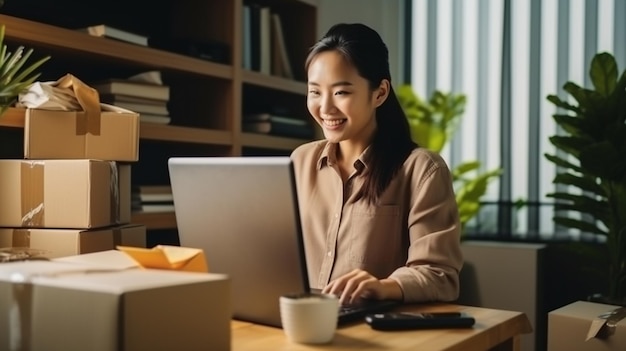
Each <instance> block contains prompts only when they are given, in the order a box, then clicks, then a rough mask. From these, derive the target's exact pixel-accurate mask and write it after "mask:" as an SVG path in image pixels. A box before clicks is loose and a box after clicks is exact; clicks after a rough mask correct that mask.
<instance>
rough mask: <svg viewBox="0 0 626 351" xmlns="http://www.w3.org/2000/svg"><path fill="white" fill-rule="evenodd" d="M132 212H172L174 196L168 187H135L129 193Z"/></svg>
mask: <svg viewBox="0 0 626 351" xmlns="http://www.w3.org/2000/svg"><path fill="white" fill-rule="evenodd" d="M131 210H132V211H133V212H135V211H136V212H173V211H174V196H173V195H172V187H171V186H169V185H137V186H133V189H132V192H131Z"/></svg>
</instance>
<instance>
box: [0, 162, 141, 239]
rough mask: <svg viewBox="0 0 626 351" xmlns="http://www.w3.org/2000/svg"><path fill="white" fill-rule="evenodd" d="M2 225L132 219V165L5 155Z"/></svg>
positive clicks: (87, 224) (0, 186)
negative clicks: (15, 158)
mask: <svg viewBox="0 0 626 351" xmlns="http://www.w3.org/2000/svg"><path fill="white" fill-rule="evenodd" d="M0 174H2V176H1V177H0V227H9V228H16V227H28V228H76V229H86V228H98V227H107V226H111V225H116V224H125V223H130V165H129V164H120V163H117V162H112V161H99V160H42V161H33V160H0Z"/></svg>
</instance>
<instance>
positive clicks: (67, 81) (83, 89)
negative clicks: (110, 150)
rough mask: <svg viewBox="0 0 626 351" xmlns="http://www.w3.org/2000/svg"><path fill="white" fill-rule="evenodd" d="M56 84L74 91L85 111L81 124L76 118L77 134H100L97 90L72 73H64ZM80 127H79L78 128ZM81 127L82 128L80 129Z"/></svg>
mask: <svg viewBox="0 0 626 351" xmlns="http://www.w3.org/2000/svg"><path fill="white" fill-rule="evenodd" d="M56 85H57V86H58V87H59V88H69V89H72V90H73V91H74V95H75V96H76V100H78V103H79V104H80V106H81V107H82V108H83V110H84V111H85V119H86V121H85V122H83V123H84V124H83V125H80V126H79V124H81V123H80V122H79V120H80V118H79V119H78V120H77V123H78V124H77V125H76V132H77V133H78V134H79V135H82V134H87V133H91V134H93V135H100V112H101V110H100V95H99V94H98V91H97V90H96V89H94V88H92V87H90V86H88V85H87V84H85V83H83V82H82V81H81V80H80V79H78V78H76V77H75V76H73V75H72V74H69V73H68V74H66V75H65V76H63V77H61V78H60V79H59V80H58V81H57V82H56ZM79 127H80V128H79ZM81 128H82V129H81Z"/></svg>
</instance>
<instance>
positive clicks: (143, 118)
mask: <svg viewBox="0 0 626 351" xmlns="http://www.w3.org/2000/svg"><path fill="white" fill-rule="evenodd" d="M139 121H140V122H146V123H157V124H170V123H171V122H172V117H170V116H162V115H153V114H149V113H140V114H139Z"/></svg>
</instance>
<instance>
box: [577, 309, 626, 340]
mask: <svg viewBox="0 0 626 351" xmlns="http://www.w3.org/2000/svg"><path fill="white" fill-rule="evenodd" d="M624 318H626V307H618V308H616V309H614V310H613V311H609V312H606V313H603V314H601V315H599V316H598V317H597V318H595V319H594V320H592V321H591V327H590V328H589V331H588V332H587V337H586V338H585V341H589V340H591V339H593V338H597V339H606V338H608V337H609V336H611V335H613V334H615V329H617V324H618V323H619V322H620V321H621V320H622V319H624Z"/></svg>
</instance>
